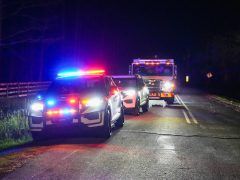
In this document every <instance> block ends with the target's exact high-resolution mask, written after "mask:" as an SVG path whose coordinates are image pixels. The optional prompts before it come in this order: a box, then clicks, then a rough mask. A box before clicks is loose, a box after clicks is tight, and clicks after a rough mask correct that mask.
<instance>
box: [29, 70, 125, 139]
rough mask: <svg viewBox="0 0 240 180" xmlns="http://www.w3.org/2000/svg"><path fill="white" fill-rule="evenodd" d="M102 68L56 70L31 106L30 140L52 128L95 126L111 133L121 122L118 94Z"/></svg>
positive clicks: (101, 132)
mask: <svg viewBox="0 0 240 180" xmlns="http://www.w3.org/2000/svg"><path fill="white" fill-rule="evenodd" d="M104 72H105V71H104V70H88V71H80V70H79V71H74V72H62V73H59V74H58V76H57V78H56V80H55V81H54V82H53V83H52V84H51V85H50V87H49V89H48V90H47V92H46V94H45V95H44V97H42V99H38V100H36V101H34V102H33V103H32V104H31V106H30V115H29V118H28V119H29V125H30V130H31V132H32V136H33V139H35V140H39V139H43V138H44V136H45V134H46V133H47V132H48V130H49V129H50V128H51V129H52V128H54V129H57V128H58V127H64V126H69V125H70V126H74V127H87V128H92V129H93V128H95V129H96V131H97V130H98V132H100V136H101V137H104V138H108V137H110V136H111V132H112V128H113V127H114V126H117V127H122V126H123V124H124V108H123V103H122V97H121V93H120V91H119V90H118V88H117V86H116V85H115V83H114V82H113V80H112V78H111V77H110V76H106V75H104Z"/></svg>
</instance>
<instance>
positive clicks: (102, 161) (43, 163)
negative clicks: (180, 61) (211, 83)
mask: <svg viewBox="0 0 240 180" xmlns="http://www.w3.org/2000/svg"><path fill="white" fill-rule="evenodd" d="M151 104H152V105H154V104H155V106H153V107H151V109H150V111H149V112H147V113H145V114H141V115H140V116H133V115H126V123H125V126H124V127H123V128H122V129H118V130H115V131H114V133H113V136H112V137H111V138H110V139H108V140H107V141H104V140H103V139H98V138H85V137H80V138H78V137H76V138H59V139H52V140H48V141H46V142H43V143H41V144H33V145H31V147H29V148H35V149H41V153H40V154H38V155H36V156H35V157H34V158H32V159H30V160H28V161H27V162H26V163H25V165H24V166H22V167H21V168H17V169H16V170H15V171H14V172H12V173H10V174H8V175H6V176H5V177H4V178H3V179H68V180H70V179H204V180H205V179H216V180H219V179H240V113H239V112H237V111H234V110H232V109H231V108H229V107H225V106H224V105H222V104H218V103H216V102H214V101H212V100H211V99H210V98H209V96H208V95H206V94H202V93H199V92H196V91H192V90H182V92H181V93H180V94H179V95H177V98H176V102H175V104H174V105H171V106H165V104H164V103H163V102H161V103H160V104H161V106H160V105H157V106H156V104H159V102H156V101H152V102H151ZM22 151H24V149H23V150H22Z"/></svg>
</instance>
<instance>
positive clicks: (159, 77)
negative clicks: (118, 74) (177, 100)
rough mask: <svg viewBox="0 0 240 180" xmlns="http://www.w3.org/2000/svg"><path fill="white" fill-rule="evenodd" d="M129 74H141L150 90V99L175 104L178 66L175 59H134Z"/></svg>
mask: <svg viewBox="0 0 240 180" xmlns="http://www.w3.org/2000/svg"><path fill="white" fill-rule="evenodd" d="M129 74H131V75H133V74H139V75H141V76H142V78H143V79H144V81H145V84H146V85H147V87H148V89H149V92H150V93H149V98H150V99H160V100H165V101H166V102H167V103H168V104H173V103H174V96H175V90H176V79H177V66H176V65H175V64H174V59H134V60H133V62H132V64H131V65H130V67H129Z"/></svg>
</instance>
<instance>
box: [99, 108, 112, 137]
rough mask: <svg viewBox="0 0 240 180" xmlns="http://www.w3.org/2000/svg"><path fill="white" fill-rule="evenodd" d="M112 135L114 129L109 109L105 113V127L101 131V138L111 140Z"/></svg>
mask: <svg viewBox="0 0 240 180" xmlns="http://www.w3.org/2000/svg"><path fill="white" fill-rule="evenodd" d="M111 135H112V127H111V112H110V110H109V109H107V110H106V112H105V113H104V125H103V127H102V128H101V129H100V137H102V138H105V139H107V138H109V137H111Z"/></svg>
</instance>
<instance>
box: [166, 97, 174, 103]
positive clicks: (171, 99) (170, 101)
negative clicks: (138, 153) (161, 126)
mask: <svg viewBox="0 0 240 180" xmlns="http://www.w3.org/2000/svg"><path fill="white" fill-rule="evenodd" d="M166 101H167V103H168V104H173V103H174V97H172V98H168V99H167V100H166Z"/></svg>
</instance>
